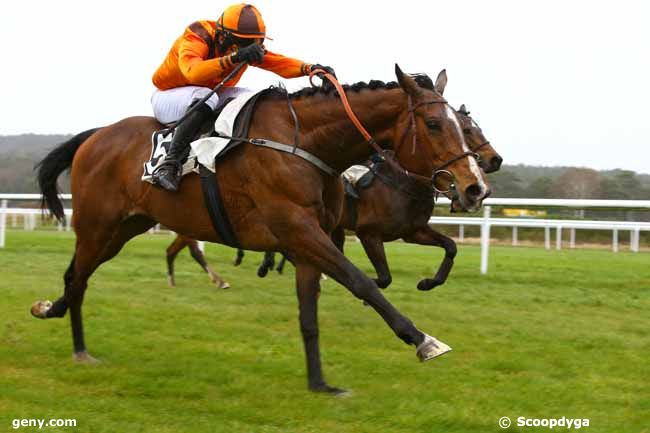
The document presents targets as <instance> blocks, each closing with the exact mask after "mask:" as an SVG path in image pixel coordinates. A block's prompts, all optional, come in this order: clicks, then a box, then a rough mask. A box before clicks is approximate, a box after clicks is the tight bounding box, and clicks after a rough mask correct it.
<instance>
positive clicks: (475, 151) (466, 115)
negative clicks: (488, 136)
mask: <svg viewBox="0 0 650 433" xmlns="http://www.w3.org/2000/svg"><path fill="white" fill-rule="evenodd" d="M458 112H459V113H460V114H462V115H463V116H465V117H466V118H467V119H469V121H470V123H472V122H473V123H474V124H475V125H476V127H477V128H478V129H479V131H480V130H481V128H480V127H479V126H478V123H476V120H474V119H472V118H471V117H470V115H469V111H461V110H459V111H458ZM489 144H490V141H489V140H485V141H484V142H482V143H479V144H477V145H476V146H474V147H470V148H469V149H470V150H471V151H472V152H474V153H476V155H477V159H478V160H479V161H480V159H481V156H480V155H479V154H478V153H477V152H478V150H479V149H481V148H482V147H485V146H487V145H489ZM468 147H469V145H468Z"/></svg>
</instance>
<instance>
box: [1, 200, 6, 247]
mask: <svg viewBox="0 0 650 433" xmlns="http://www.w3.org/2000/svg"><path fill="white" fill-rule="evenodd" d="M6 228H7V200H6V199H4V200H2V203H1V204H0V248H4V247H5V229H6Z"/></svg>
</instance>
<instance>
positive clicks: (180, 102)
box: [151, 86, 248, 123]
mask: <svg viewBox="0 0 650 433" xmlns="http://www.w3.org/2000/svg"><path fill="white" fill-rule="evenodd" d="M211 90H212V89H210V88H208V87H199V86H183V87H176V88H174V89H169V90H156V91H155V92H153V95H151V105H152V107H153V115H154V116H155V117H156V119H158V121H159V122H160V123H171V122H175V121H176V120H178V119H180V118H181V117H182V116H183V114H185V111H187V108H188V107H189V106H190V105H191V104H192V102H194V101H198V100H199V99H201V98H203V97H204V96H205V95H207V94H208V93H210V91H211ZM246 91H248V89H246V88H243V87H224V88H222V89H221V90H219V92H218V93H216V94H214V95H212V96H210V98H209V99H208V100H207V101H206V104H208V105H209V106H210V107H212V109H213V110H214V109H216V108H217V107H219V105H220V103H219V101H225V100H226V99H228V98H230V97H235V96H237V95H239V94H240V93H242V92H246Z"/></svg>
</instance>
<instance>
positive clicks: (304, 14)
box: [0, 0, 650, 173]
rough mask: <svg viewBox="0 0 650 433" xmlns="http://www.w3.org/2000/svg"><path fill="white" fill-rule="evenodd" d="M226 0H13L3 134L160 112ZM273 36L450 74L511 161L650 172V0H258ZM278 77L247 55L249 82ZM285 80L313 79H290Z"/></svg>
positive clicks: (350, 70) (374, 61)
mask: <svg viewBox="0 0 650 433" xmlns="http://www.w3.org/2000/svg"><path fill="white" fill-rule="evenodd" d="M229 4H230V3H229V2H215V1H204V0H191V1H180V0H175V1H170V0H157V1H156V2H136V1H133V0H131V1H124V0H111V1H108V2H107V1H101V2H98V1H93V0H85V1H70V0H57V1H49V0H48V1H30V0H22V1H20V2H13V1H12V2H9V1H7V2H4V3H3V6H2V13H1V14H0V40H1V41H2V45H1V47H2V59H3V60H2V62H1V64H0V135H8V134H21V133H30V132H31V133H42V134H51V133H77V132H81V131H82V130H85V129H88V128H91V127H95V126H101V125H107V124H110V123H112V122H115V121H117V120H119V119H121V118H124V117H128V116H132V115H150V114H151V106H150V102H149V99H150V96H151V93H152V91H153V89H154V88H153V85H152V84H151V76H152V74H153V72H154V71H155V70H156V68H157V67H158V65H159V64H160V63H161V62H162V60H163V59H164V57H165V55H166V53H167V51H168V50H169V48H170V47H171V45H172V43H173V41H174V40H175V39H176V38H177V37H178V36H179V35H180V34H181V33H182V32H183V30H184V28H185V27H186V26H187V25H189V24H191V23H192V22H194V21H197V20H200V19H215V20H216V19H217V18H218V17H219V15H220V14H221V12H222V11H223V9H224V8H225V7H226V6H228V5H229ZM253 4H255V5H256V6H257V7H258V9H259V10H260V11H261V13H262V15H263V16H264V19H265V21H266V26H267V34H268V35H270V36H271V37H273V38H274V40H273V41H268V42H267V44H266V46H267V48H268V49H270V50H272V51H275V52H279V53H282V54H284V55H287V56H291V57H296V58H299V59H302V60H304V61H307V62H309V63H321V64H326V65H330V66H332V67H334V69H335V70H336V73H337V75H338V77H339V79H340V80H341V81H342V82H348V83H353V82H356V81H360V80H363V81H368V80H370V79H381V80H384V81H390V80H394V79H395V76H394V64H395V63H399V65H400V66H401V68H402V69H403V70H404V71H406V72H426V73H428V74H429V75H431V76H432V78H434V79H435V76H436V75H437V74H438V72H439V71H440V70H441V69H446V70H447V74H448V77H449V82H448V85H447V89H446V91H445V96H446V98H447V99H448V100H449V102H450V103H451V104H452V105H454V106H456V107H459V106H460V105H461V104H463V103H464V104H466V105H467V107H468V109H469V110H470V111H471V113H472V116H473V117H474V119H475V120H476V121H477V122H478V124H479V125H480V126H481V128H482V129H483V131H484V133H485V135H486V136H487V138H488V139H489V140H490V141H491V142H492V145H493V146H494V147H495V148H496V149H497V150H498V151H499V153H500V154H501V155H502V156H503V158H504V163H506V164H519V163H523V164H531V165H546V166H559V165H572V166H582V167H591V168H596V169H614V168H622V169H628V170H634V171H637V172H641V173H650V119H649V118H648V114H649V113H650V110H648V108H647V107H648V104H650V55H649V47H650V25H648V23H647V20H648V18H649V17H650V2H644V1H633V0H619V1H616V2H613V1H582V0H571V1H569V0H563V1H556V0H545V1H524V0H518V1H516V0H512V1H510V0H491V1H484V0H463V1H459V2H457V1H449V0H446V1H431V0H426V1H407V0H404V1H399V2H397V1H376V0H375V1H365V0H363V1H359V0H355V1H339V0H329V1H327V2H313V1H278V0H274V1H271V0H259V1H257V2H255V3H253ZM279 80H282V78H280V77H278V76H276V75H273V74H272V73H269V72H266V71H263V70H260V69H257V68H249V70H248V71H247V72H246V74H245V75H244V78H243V80H242V81H241V82H240V85H242V86H245V87H249V88H263V87H267V86H269V85H271V84H276V83H277V82H278V81H279ZM284 82H285V85H286V86H287V87H288V88H289V89H290V90H295V89H299V88H301V87H305V86H307V85H308V81H307V79H305V78H299V79H293V80H284Z"/></svg>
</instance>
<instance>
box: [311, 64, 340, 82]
mask: <svg viewBox="0 0 650 433" xmlns="http://www.w3.org/2000/svg"><path fill="white" fill-rule="evenodd" d="M316 69H322V70H323V71H325V72H327V73H328V74H330V75H334V78H336V73H335V72H334V69H333V68H331V67H329V66H323V65H319V64H318V63H316V64H314V65H311V69H310V72H311V71H315V70H316Z"/></svg>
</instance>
